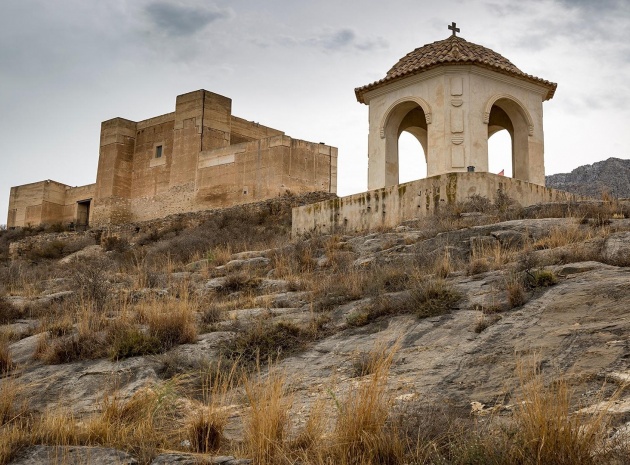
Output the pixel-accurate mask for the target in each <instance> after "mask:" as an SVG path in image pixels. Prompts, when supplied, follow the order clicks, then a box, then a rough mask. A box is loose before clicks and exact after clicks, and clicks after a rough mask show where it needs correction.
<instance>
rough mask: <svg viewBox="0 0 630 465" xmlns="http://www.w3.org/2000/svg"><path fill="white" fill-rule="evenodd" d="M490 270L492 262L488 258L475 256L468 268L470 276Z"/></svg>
mask: <svg viewBox="0 0 630 465" xmlns="http://www.w3.org/2000/svg"><path fill="white" fill-rule="evenodd" d="M489 270H490V262H489V261H488V260H487V259H486V258H474V259H472V260H471V261H470V263H469V264H468V269H467V270H466V272H467V274H468V276H474V275H477V274H481V273H485V272H486V271H489Z"/></svg>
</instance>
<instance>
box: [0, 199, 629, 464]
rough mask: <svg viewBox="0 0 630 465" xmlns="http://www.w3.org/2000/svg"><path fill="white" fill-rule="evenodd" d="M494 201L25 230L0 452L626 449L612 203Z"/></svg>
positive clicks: (377, 454)
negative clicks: (369, 224)
mask: <svg viewBox="0 0 630 465" xmlns="http://www.w3.org/2000/svg"><path fill="white" fill-rule="evenodd" d="M503 207H504V206H501V208H498V206H496V205H490V204H489V203H488V202H487V201H484V199H480V198H477V199H474V201H472V200H471V202H470V203H468V204H466V205H459V206H458V207H457V209H454V210H453V211H449V212H445V211H443V212H442V213H441V216H439V217H436V218H431V219H428V220H426V221H423V222H421V223H420V222H419V223H409V224H405V225H402V226H399V227H398V228H396V229H395V230H390V231H379V232H373V233H362V234H339V235H332V236H314V237H309V238H303V239H300V240H293V241H291V240H290V239H289V237H288V228H287V227H286V224H285V220H283V219H282V218H286V209H285V208H280V207H278V208H275V207H269V208H267V207H265V208H262V209H255V210H249V211H237V210H233V211H230V212H227V213H224V214H222V215H220V216H219V217H216V216H213V217H208V218H206V219H205V220H204V221H198V222H196V223H195V222H188V221H186V226H185V227H183V226H182V227H179V226H178V227H174V224H178V225H180V226H181V223H182V220H181V219H180V220H177V221H175V222H173V221H170V222H169V221H166V222H162V223H161V224H160V225H156V226H155V228H151V227H150V225H144V226H142V227H137V228H128V229H127V230H125V231H123V230H121V231H118V232H117V233H116V235H113V234H110V233H108V232H106V231H103V232H101V233H100V234H96V233H95V231H88V232H85V233H49V234H48V235H45V236H42V235H39V236H29V237H28V238H26V239H24V242H23V244H21V243H16V244H14V246H13V247H12V249H13V250H14V251H19V253H18V254H17V256H15V257H14V259H13V260H12V261H8V260H7V261H5V262H4V263H2V265H0V283H1V285H0V325H1V326H0V331H1V336H0V371H2V372H4V376H3V377H2V378H1V379H0V463H11V464H27V463H28V464H48V463H58V461H60V462H61V463H72V464H74V463H77V464H79V463H81V464H83V463H95V464H96V463H121V464H134V463H146V464H155V465H158V464H170V463H177V464H193V463H216V464H226V465H230V464H231V465H235V464H246V463H254V464H269V465H271V464H274V465H276V464H278V465H284V464H287V465H288V464H294V463H298V464H304V465H309V464H313V465H324V464H333V463H335V464H337V463H338V464H345V465H350V464H354V465H363V464H365V465H367V464H377V463H379V464H380V463H385V464H401V465H402V464H404V463H418V464H419V463H440V464H470V463H479V464H481V463H496V464H505V465H507V464H523V465H524V464H530V463H531V464H533V463H545V464H560V463H563V464H568V463H585V464H591V463H592V464H595V463H610V464H624V463H628V462H627V457H628V451H630V446H629V444H630V441H629V440H628V436H627V434H628V433H627V432H628V430H629V429H630V423H629V422H630V393H627V392H626V391H625V390H623V389H622V387H624V386H626V384H627V382H628V381H629V380H630V370H629V368H628V363H627V361H628V358H629V357H630V341H629V340H628V334H630V320H629V319H628V318H627V308H628V306H627V302H628V300H630V285H629V284H628V283H629V282H630V219H628V218H627V216H628V215H627V211H625V210H624V208H625V207H623V206H621V205H618V204H609V203H601V202H600V203H591V204H585V205H582V206H581V207H580V208H578V209H576V208H575V205H572V206H570V208H568V207H569V206H563V205H549V206H538V207H534V208H530V209H525V210H523V209H518V208H515V207H513V208H508V209H505V208H503ZM568 211H570V212H572V213H573V214H574V215H576V217H571V216H567V217H562V214H563V213H567V212H568ZM272 228H273V229H272ZM265 231H272V232H273V233H272V234H266V233H265ZM5 234H8V232H6V233H5ZM12 234H15V233H14V232H13V233H12ZM34 237H39V240H34ZM51 244H54V245H53V246H51ZM20 245H23V247H21V246H20ZM51 250H52V251H53V252H54V253H52V252H50V251H51ZM51 253H52V256H51Z"/></svg>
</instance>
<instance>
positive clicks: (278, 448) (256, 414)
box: [244, 367, 293, 465]
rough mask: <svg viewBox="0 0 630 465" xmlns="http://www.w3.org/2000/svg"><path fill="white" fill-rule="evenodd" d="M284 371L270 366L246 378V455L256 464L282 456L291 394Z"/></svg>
mask: <svg viewBox="0 0 630 465" xmlns="http://www.w3.org/2000/svg"><path fill="white" fill-rule="evenodd" d="M285 384H286V377H285V375H284V373H281V372H279V371H278V370H277V369H274V368H272V367H270V369H269V372H268V373H267V374H266V375H265V376H262V375H261V373H260V370H258V377H257V378H256V379H255V380H246V381H245V383H244V387H245V394H246V396H247V400H248V403H249V406H250V410H249V412H248V413H247V415H246V417H245V420H244V423H245V425H244V426H245V431H244V439H245V445H246V450H247V453H248V456H249V457H251V458H252V459H253V461H254V463H255V464H257V465H277V464H278V463H281V458H282V457H284V455H285V453H284V443H283V442H284V439H285V437H286V434H287V432H288V427H289V409H290V408H291V405H292V402H293V400H292V398H291V396H287V395H286V393H285V389H286V386H285Z"/></svg>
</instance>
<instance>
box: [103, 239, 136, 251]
mask: <svg viewBox="0 0 630 465" xmlns="http://www.w3.org/2000/svg"><path fill="white" fill-rule="evenodd" d="M101 246H102V247H103V248H104V249H105V250H106V251H108V252H111V251H114V252H118V253H123V252H125V251H126V250H128V249H129V247H130V245H129V240H128V239H127V238H125V237H120V236H113V235H112V236H105V237H102V238H101Z"/></svg>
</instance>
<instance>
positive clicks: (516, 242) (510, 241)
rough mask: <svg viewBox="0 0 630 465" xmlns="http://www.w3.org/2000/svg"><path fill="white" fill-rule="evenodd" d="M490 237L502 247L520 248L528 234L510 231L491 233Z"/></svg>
mask: <svg viewBox="0 0 630 465" xmlns="http://www.w3.org/2000/svg"><path fill="white" fill-rule="evenodd" d="M490 235H491V236H492V237H494V238H496V239H497V240H498V241H499V243H500V244H501V245H502V246H503V247H519V246H522V245H523V243H524V242H525V240H526V239H528V238H529V236H528V234H525V233H523V232H519V231H514V230H511V229H508V230H505V231H493V232H491V233H490Z"/></svg>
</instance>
